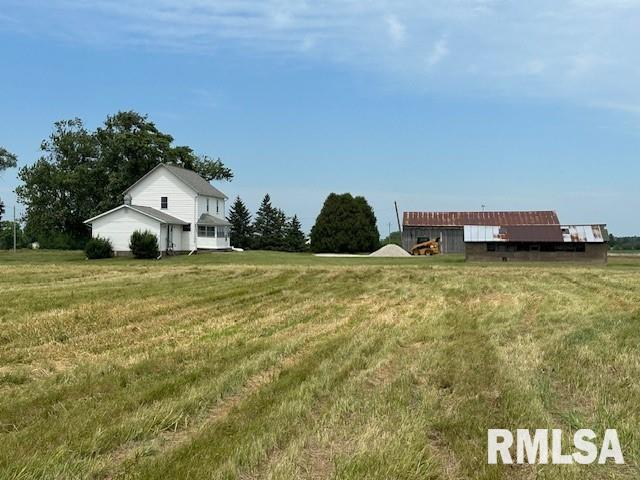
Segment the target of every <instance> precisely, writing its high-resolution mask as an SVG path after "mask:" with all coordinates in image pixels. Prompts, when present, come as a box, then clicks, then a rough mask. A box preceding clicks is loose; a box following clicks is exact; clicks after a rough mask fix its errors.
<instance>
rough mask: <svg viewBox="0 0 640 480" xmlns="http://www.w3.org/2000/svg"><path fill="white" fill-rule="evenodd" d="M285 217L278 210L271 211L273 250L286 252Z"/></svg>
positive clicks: (282, 212)
mask: <svg viewBox="0 0 640 480" xmlns="http://www.w3.org/2000/svg"><path fill="white" fill-rule="evenodd" d="M286 236H287V215H286V214H285V213H284V211H282V210H281V209H279V208H276V209H274V211H273V241H272V244H271V248H272V249H273V250H286V249H287V248H286Z"/></svg>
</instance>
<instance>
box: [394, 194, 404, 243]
mask: <svg viewBox="0 0 640 480" xmlns="http://www.w3.org/2000/svg"><path fill="white" fill-rule="evenodd" d="M393 205H394V206H395V207H396V220H397V221H398V231H399V232H400V235H402V227H401V226H400V215H399V214H398V202H396V201H394V202H393Z"/></svg>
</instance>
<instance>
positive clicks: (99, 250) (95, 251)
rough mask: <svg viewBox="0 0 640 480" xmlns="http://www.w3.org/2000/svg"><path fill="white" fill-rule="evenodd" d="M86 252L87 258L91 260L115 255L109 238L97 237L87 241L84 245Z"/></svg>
mask: <svg viewBox="0 0 640 480" xmlns="http://www.w3.org/2000/svg"><path fill="white" fill-rule="evenodd" d="M84 253H86V254H87V258H89V259H90V260H95V259H97V258H111V257H113V247H112V246H111V242H110V241H109V240H108V239H106V238H102V237H96V238H92V239H91V240H89V241H88V242H87V244H86V245H85V247H84Z"/></svg>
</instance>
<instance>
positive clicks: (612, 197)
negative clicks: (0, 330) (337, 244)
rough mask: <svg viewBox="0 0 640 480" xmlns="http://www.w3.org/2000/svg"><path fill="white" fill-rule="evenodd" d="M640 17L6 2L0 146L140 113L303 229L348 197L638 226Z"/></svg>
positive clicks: (355, 4)
mask: <svg viewBox="0 0 640 480" xmlns="http://www.w3.org/2000/svg"><path fill="white" fill-rule="evenodd" d="M638 25H640V0H553V1H551V0H539V1H533V0H532V1H527V2H522V1H506V0H423V1H418V0H395V1H382V0H367V1H356V0H155V1H151V0H144V1H143V0H128V1H126V2H123V1H121V0H75V1H73V0H39V1H38V0H0V61H1V62H2V69H1V72H2V73H1V74H0V145H2V146H4V147H5V148H7V149H8V150H10V151H12V152H14V153H15V154H17V155H18V157H19V166H24V165H28V164H30V163H32V162H34V161H35V160H36V159H37V158H38V157H39V155H40V154H41V153H40V151H39V148H40V143H41V142H42V140H44V139H45V138H46V137H47V136H48V135H49V134H50V133H51V131H52V126H53V123H54V122H55V121H57V120H62V119H68V118H75V117H79V118H81V119H83V120H84V122H85V124H86V126H87V127H89V128H91V129H93V128H95V127H97V126H98V125H100V124H101V123H102V122H103V121H104V120H105V118H106V117H107V115H110V114H114V113H116V112H118V111H120V110H136V111H138V112H141V113H144V114H147V115H148V116H149V118H150V119H151V120H152V121H154V122H155V123H156V125H157V126H158V128H159V129H160V130H162V131H164V132H166V133H170V134H171V135H173V137H174V138H175V142H176V144H178V145H189V146H190V147H192V148H193V149H194V150H195V151H196V152H198V153H200V154H206V155H209V156H213V157H220V158H221V159H222V160H223V162H224V163H225V164H226V165H227V166H229V167H230V168H231V169H233V171H234V173H235V178H234V180H233V181H232V182H230V183H227V182H218V183H216V184H215V185H216V186H217V187H218V188H220V189H221V190H222V191H224V192H225V193H226V194H227V195H228V196H229V197H231V198H233V197H235V196H236V195H240V197H241V198H242V199H243V200H245V202H246V203H247V205H248V206H249V208H250V210H251V211H252V212H255V210H256V209H257V207H258V205H259V202H260V200H261V198H262V197H263V196H264V194H265V193H269V194H270V195H271V198H272V201H273V203H274V205H276V206H278V207H281V208H283V209H284V210H285V211H286V212H287V213H288V214H289V215H293V214H294V213H295V214H297V215H298V216H299V217H300V218H301V220H302V223H303V227H304V228H305V229H306V230H307V231H308V230H309V229H310V228H311V226H312V225H313V223H314V221H315V218H316V216H317V215H318V213H319V211H320V208H321V206H322V202H323V201H324V198H325V197H326V195H328V194H329V193H330V192H337V193H342V192H351V193H353V194H359V195H364V196H365V197H366V198H367V199H368V200H369V202H370V203H371V205H372V206H373V208H374V211H375V213H376V216H377V218H378V224H379V229H380V232H381V234H383V236H384V235H386V234H387V233H388V230H389V224H390V223H391V228H392V229H394V230H395V229H397V227H394V226H393V225H395V223H396V217H395V210H394V207H393V202H394V201H397V202H398V206H399V209H400V211H401V212H402V211H405V210H407V211H410V210H438V211H449V210H480V209H482V208H483V207H482V206H483V205H484V208H485V209H486V210H520V209H522V210H543V209H551V210H555V211H556V212H557V213H558V215H559V217H560V220H561V222H563V223H606V224H608V225H609V230H610V231H611V232H612V233H614V234H617V235H632V234H640V215H639V214H638V212H639V211H640V196H639V195H638V190H639V189H638V184H639V183H640V161H639V160H640V88H639V85H640V48H638V45H640V28H638ZM18 184H19V180H18V179H17V170H16V169H12V170H7V171H5V172H3V173H2V174H0V198H2V199H3V201H4V202H5V205H6V207H7V210H8V212H10V211H11V208H12V207H13V205H14V203H15V196H14V194H13V190H14V188H15V187H16V186H17V185H18ZM17 208H18V212H19V213H20V212H22V211H23V207H22V206H21V205H19V204H18V207H17Z"/></svg>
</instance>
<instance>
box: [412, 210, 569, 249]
mask: <svg viewBox="0 0 640 480" xmlns="http://www.w3.org/2000/svg"><path fill="white" fill-rule="evenodd" d="M465 225H478V226H492V225H503V226H508V225H556V226H559V225H560V221H559V220H558V216H557V215H556V212H554V211H551V210H532V211H492V212H404V214H403V216H402V246H403V247H404V248H405V250H411V247H412V246H413V245H415V244H416V243H420V242H424V241H427V240H435V239H438V238H439V239H440V251H441V252H442V253H464V251H465V243H464V232H463V229H464V226H465Z"/></svg>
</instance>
